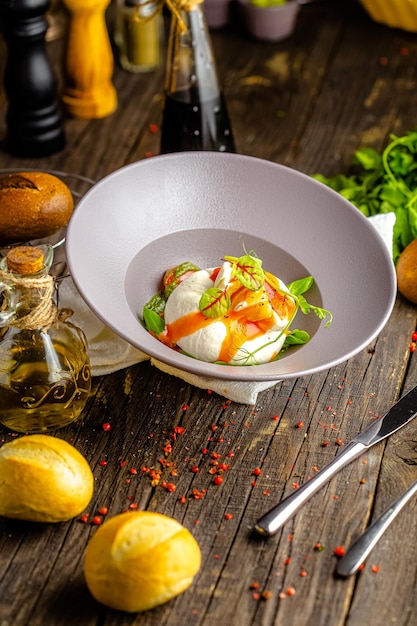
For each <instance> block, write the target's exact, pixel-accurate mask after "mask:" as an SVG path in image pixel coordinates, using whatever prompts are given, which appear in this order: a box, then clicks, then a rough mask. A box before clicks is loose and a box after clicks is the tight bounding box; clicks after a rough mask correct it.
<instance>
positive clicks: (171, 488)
mask: <svg viewBox="0 0 417 626" xmlns="http://www.w3.org/2000/svg"><path fill="white" fill-rule="evenodd" d="M164 486H165V489H166V490H167V491H169V492H170V493H172V492H174V491H176V490H177V485H175V484H174V483H166V485H164Z"/></svg>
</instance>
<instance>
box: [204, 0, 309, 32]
mask: <svg viewBox="0 0 417 626" xmlns="http://www.w3.org/2000/svg"><path fill="white" fill-rule="evenodd" d="M206 2H207V0H206ZM238 4H239V8H240V12H241V15H242V18H243V22H244V25H245V28H246V30H247V32H248V33H249V34H250V35H253V37H256V38H257V39H262V40H264V41H282V40H283V39H286V38H287V37H289V36H290V35H292V33H293V31H294V28H295V24H296V21H297V16H298V11H299V9H300V5H299V4H298V2H297V0H288V2H287V3H286V4H279V5H276V6H271V7H257V6H255V5H254V4H251V3H250V2H249V0H238Z"/></svg>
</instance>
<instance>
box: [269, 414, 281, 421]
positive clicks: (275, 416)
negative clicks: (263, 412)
mask: <svg viewBox="0 0 417 626" xmlns="http://www.w3.org/2000/svg"><path fill="white" fill-rule="evenodd" d="M271 419H272V420H273V421H274V422H278V420H279V415H274V417H272V418H271Z"/></svg>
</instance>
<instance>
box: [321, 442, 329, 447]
mask: <svg viewBox="0 0 417 626" xmlns="http://www.w3.org/2000/svg"><path fill="white" fill-rule="evenodd" d="M328 445H329V442H328V441H323V442H322V444H321V447H322V448H326V447H327V446H328Z"/></svg>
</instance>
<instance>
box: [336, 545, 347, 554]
mask: <svg viewBox="0 0 417 626" xmlns="http://www.w3.org/2000/svg"><path fill="white" fill-rule="evenodd" d="M345 552H346V550H345V547H344V546H337V547H336V548H335V549H334V550H333V554H334V555H335V556H343V555H344V554H345Z"/></svg>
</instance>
